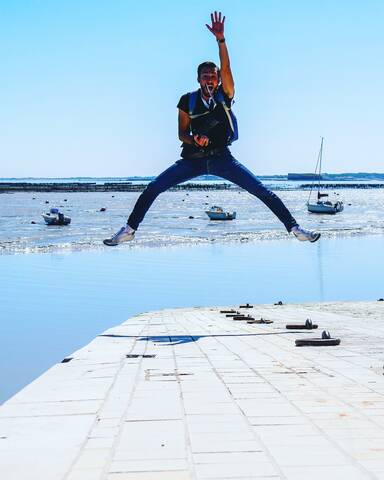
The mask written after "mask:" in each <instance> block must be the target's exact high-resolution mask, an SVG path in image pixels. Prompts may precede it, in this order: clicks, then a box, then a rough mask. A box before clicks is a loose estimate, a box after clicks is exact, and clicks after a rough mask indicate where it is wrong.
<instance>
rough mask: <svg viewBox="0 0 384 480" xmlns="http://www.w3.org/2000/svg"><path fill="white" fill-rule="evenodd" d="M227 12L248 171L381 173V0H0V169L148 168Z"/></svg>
mask: <svg viewBox="0 0 384 480" xmlns="http://www.w3.org/2000/svg"><path fill="white" fill-rule="evenodd" d="M215 9H216V10H221V11H222V12H223V13H224V14H225V15H226V17H227V20H226V38H227V44H228V48H229V51H230V55H231V63H232V69H233V74H234V78H235V84H236V97H235V100H236V104H235V112H236V115H237V117H238V121H239V131H240V139H239V141H238V142H236V143H235V144H234V145H233V148H232V151H233V153H234V155H235V156H236V157H237V158H238V159H239V160H240V161H241V162H242V163H244V164H246V165H247V166H248V167H249V168H251V169H252V170H254V171H255V173H256V174H268V173H281V174H285V173H287V172H294V171H301V172H304V171H305V172H306V171H312V170H313V168H314V166H315V163H316V156H317V151H318V148H319V143H320V136H321V135H322V136H324V137H325V148H324V170H325V171H328V172H343V171H352V172H353V171H355V172H357V171H371V172H373V171H376V172H383V171H384V168H383V156H384V155H383V147H382V132H383V119H382V116H383V111H384V95H383V86H384V62H383V47H384V33H383V32H384V2H382V1H369V0H368V1H366V2H361V1H354V0H350V1H344V0H343V1H341V0H340V1H328V0H325V1H321V2H320V1H318V2H308V1H298V0H291V1H289V2H288V1H274V0H268V1H267V0H264V1H247V0H245V1H238V2H233V1H227V0H224V1H221V2H220V3H219V4H218V3H217V2H212V1H210V0H205V1H199V0H198V1H194V2H192V3H191V2H190V3H189V4H188V3H187V2H183V3H179V2H177V3H176V2H174V1H155V0H152V1H151V0H149V1H148V0H147V1H146V2H133V1H130V0H125V1H122V0H113V1H109V2H108V1H106V0H105V1H101V0H93V1H88V0H84V1H76V2H75V1H72V0H66V1H64V0H63V1H61V2H59V1H55V0H50V1H48V0H41V1H38V0H35V1H32V0H29V1H18V0H13V1H12V2H11V1H8V2H5V1H4V0H0V51H1V59H2V60H1V64H0V105H1V107H0V176H1V177H23V176H129V175H156V174H158V173H160V172H161V171H162V170H163V169H165V168H166V167H167V166H168V165H169V164H171V163H172V162H174V161H175V160H177V159H178V158H179V152H180V142H179V141H178V139H177V109H176V104H177V102H178V100H179V98H180V96H181V95H182V94H183V93H185V92H187V91H191V90H193V89H195V88H196V87H197V83H196V66H197V64H198V63H200V62H201V61H204V60H208V59H212V60H214V61H218V52H217V45H216V43H215V41H214V37H213V36H212V34H210V32H209V31H208V30H207V29H206V27H205V23H207V22H208V20H209V14H210V12H211V11H212V10H215Z"/></svg>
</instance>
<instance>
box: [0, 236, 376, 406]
mask: <svg viewBox="0 0 384 480" xmlns="http://www.w3.org/2000/svg"><path fill="white" fill-rule="evenodd" d="M383 249H384V236H381V235H376V236H359V237H349V238H348V237H347V238H343V237H342V238H325V239H322V240H321V241H319V242H317V243H316V244H306V243H299V242H297V241H296V240H293V239H292V240H269V241H258V242H253V243H237V244H221V245H220V244H209V245H198V246H196V245H195V246H174V247H169V248H138V247H136V248H120V247H119V248H116V249H105V250H100V251H92V252H76V253H46V254H31V255H2V256H0V271H1V275H0V301H1V323H0V335H1V337H0V338H1V348H0V375H1V383H0V402H1V401H4V400H5V399H7V398H8V397H9V396H11V395H12V394H13V393H15V392H16V391H17V390H19V389H20V388H21V387H22V386H24V385H25V384H27V383H29V382H30V381H31V380H33V379H34V378H35V377H36V376H37V375H39V374H40V373H42V372H43V371H44V370H46V369H47V368H49V366H51V365H52V364H54V363H56V362H59V361H61V360H62V359H63V358H64V357H65V356H66V355H68V354H70V353H71V352H72V351H74V350H75V349H77V348H79V347H81V346H83V345H84V344H86V343H88V342H89V341H90V340H91V339H92V338H93V337H94V336H96V335H97V334H98V333H100V332H102V331H103V330H105V329H106V328H108V327H111V326H113V325H116V324H119V323H121V322H122V321H124V320H125V319H127V318H128V317H130V316H132V315H134V314H136V313H139V312H143V311H149V310H153V309H161V308H166V307H167V308H169V307H181V306H204V305H228V304H237V303H239V302H247V301H248V302H254V303H272V302H275V301H277V300H280V299H281V300H283V301H285V302H305V301H308V302H309V301H320V300H326V301H327V300H376V299H377V298H379V297H384V286H383V280H382V276H383V275H382V272H383V254H382V252H383Z"/></svg>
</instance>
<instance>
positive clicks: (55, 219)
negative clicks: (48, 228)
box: [43, 208, 71, 225]
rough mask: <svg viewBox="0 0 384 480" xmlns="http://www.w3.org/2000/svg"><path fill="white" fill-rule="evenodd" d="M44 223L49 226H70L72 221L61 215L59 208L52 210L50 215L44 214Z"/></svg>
mask: <svg viewBox="0 0 384 480" xmlns="http://www.w3.org/2000/svg"><path fill="white" fill-rule="evenodd" d="M43 218H44V221H45V223H46V224H47V225H69V224H70V223H71V219H70V218H69V217H66V216H65V215H64V214H63V213H60V211H59V209H58V208H51V209H50V211H49V212H48V213H44V214H43Z"/></svg>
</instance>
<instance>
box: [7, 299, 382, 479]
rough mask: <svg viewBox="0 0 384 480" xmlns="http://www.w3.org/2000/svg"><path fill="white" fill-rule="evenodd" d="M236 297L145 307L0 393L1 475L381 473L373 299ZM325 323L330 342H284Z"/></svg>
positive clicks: (378, 312)
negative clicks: (13, 390) (248, 300)
mask: <svg viewBox="0 0 384 480" xmlns="http://www.w3.org/2000/svg"><path fill="white" fill-rule="evenodd" d="M238 307H239V305H235V306H230V307H220V308H219V307H212V308H186V309H173V310H163V311H159V312H150V313H144V314H141V315H138V316H136V317H134V318H130V319H128V320H127V321H126V322H124V323H123V324H121V325H119V326H117V327H114V328H111V329H109V330H108V331H106V332H104V333H103V334H101V335H100V336H98V337H97V338H95V339H94V340H93V341H92V342H91V343H90V344H88V345H87V346H85V347H84V348H82V349H80V350H78V351H76V352H74V353H73V354H71V355H69V356H68V357H67V358H66V359H65V361H64V363H60V364H58V365H55V366H53V367H52V368H51V369H50V370H48V371H47V372H46V373H45V374H43V375H42V376H41V377H39V378H38V379H37V380H35V381H34V382H33V383H31V384H30V385H28V386H27V387H25V388H24V389H23V390H22V391H20V392H19V393H18V394H16V395H15V396H14V397H13V398H11V399H10V400H9V401H7V402H6V403H5V404H3V405H2V406H1V407H0V477H1V478H4V479H7V480H104V479H105V480H192V479H199V480H200V479H232V480H233V479H242V480H244V479H257V480H261V479H288V480H304V479H305V480H308V479H310V480H317V479H325V478H326V479H327V480H332V479H335V480H336V479H337V480H341V479H348V480H357V479H384V377H383V372H384V370H383V363H384V322H383V320H384V302H369V303H368V302H357V303H335V304H301V305H256V306H254V307H253V308H251V309H239V308H238ZM224 308H226V309H229V308H235V309H236V310H239V311H242V312H243V313H244V314H247V315H248V314H250V315H252V316H253V317H254V318H256V319H259V318H260V317H263V318H264V319H268V320H272V321H273V323H271V324H248V323H247V322H246V321H244V320H233V319H232V318H229V317H226V316H225V314H222V313H220V309H224ZM308 318H310V319H311V320H312V322H313V323H316V324H318V325H319V328H318V330H312V331H308V330H303V331H297V330H287V329H286V327H285V326H286V324H287V323H291V322H292V323H293V322H295V323H297V322H299V323H303V322H305V320H306V319H308ZM322 330H329V331H330V333H331V335H332V337H338V338H340V339H341V344H340V345H339V346H333V347H296V346H295V339H298V338H310V337H319V336H321V331H322Z"/></svg>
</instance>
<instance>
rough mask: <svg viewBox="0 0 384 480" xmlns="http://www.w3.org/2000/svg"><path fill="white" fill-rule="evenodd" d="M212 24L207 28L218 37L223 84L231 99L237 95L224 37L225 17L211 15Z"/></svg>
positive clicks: (215, 14) (217, 14) (218, 14)
mask: <svg viewBox="0 0 384 480" xmlns="http://www.w3.org/2000/svg"><path fill="white" fill-rule="evenodd" d="M211 22H212V25H211V26H209V25H206V26H207V28H208V30H209V31H210V32H211V33H212V34H213V35H214V36H215V37H216V40H217V43H218V45H219V56H220V72H221V84H222V86H223V90H224V92H225V94H226V95H227V96H228V97H229V98H233V97H234V94H235V84H234V81H233V77H232V71H231V65H230V62H229V54H228V49H227V45H226V43H225V37H224V22H225V17H223V19H221V12H219V13H217V12H214V13H211Z"/></svg>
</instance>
